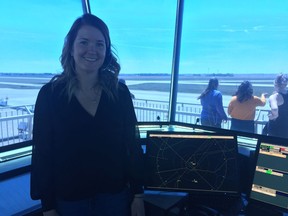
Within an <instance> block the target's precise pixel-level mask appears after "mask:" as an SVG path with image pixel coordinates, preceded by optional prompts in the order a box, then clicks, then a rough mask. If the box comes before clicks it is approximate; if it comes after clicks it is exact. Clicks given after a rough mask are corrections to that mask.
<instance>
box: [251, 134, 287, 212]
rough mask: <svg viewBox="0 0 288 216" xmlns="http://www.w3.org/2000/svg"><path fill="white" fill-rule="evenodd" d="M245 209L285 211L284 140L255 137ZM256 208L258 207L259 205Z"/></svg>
mask: <svg viewBox="0 0 288 216" xmlns="http://www.w3.org/2000/svg"><path fill="white" fill-rule="evenodd" d="M248 202H249V204H248V206H249V208H248V209H249V210H250V211H251V210H253V207H254V209H257V207H261V209H263V210H265V211H271V210H272V211H274V212H275V210H279V211H286V212H287V211H288V140H287V139H281V138H276V137H265V136H263V137H261V138H259V139H258V143H257V147H256V151H255V166H254V174H253V178H252V183H251V188H250V194H249V200H248ZM259 209H260V208H259Z"/></svg>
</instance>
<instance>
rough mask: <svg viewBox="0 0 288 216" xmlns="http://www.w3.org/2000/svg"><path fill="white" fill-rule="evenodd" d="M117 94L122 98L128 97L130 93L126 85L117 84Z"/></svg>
mask: <svg viewBox="0 0 288 216" xmlns="http://www.w3.org/2000/svg"><path fill="white" fill-rule="evenodd" d="M118 94H119V96H120V97H123V96H125V95H130V91H129V89H128V87H127V85H126V84H124V83H121V82H119V83H118Z"/></svg>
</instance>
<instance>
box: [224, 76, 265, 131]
mask: <svg viewBox="0 0 288 216" xmlns="http://www.w3.org/2000/svg"><path fill="white" fill-rule="evenodd" d="M266 95H267V93H263V94H262V95H261V97H260V98H259V97H257V96H253V87H252V84H251V83H250V82H249V81H243V82H242V83H241V84H240V85H239V87H238V90H237V91H236V93H235V95H234V96H233V97H232V99H231V101H230V103H229V105H228V114H229V115H230V116H231V117H232V119H231V128H230V129H231V130H237V131H244V132H250V133H254V118H255V113H256V107H257V106H265V104H266V98H265V97H266Z"/></svg>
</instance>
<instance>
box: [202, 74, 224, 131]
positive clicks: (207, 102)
mask: <svg viewBox="0 0 288 216" xmlns="http://www.w3.org/2000/svg"><path fill="white" fill-rule="evenodd" d="M218 85H219V82H218V79H217V78H211V79H210V80H209V84H208V86H207V88H206V89H205V91H204V92H202V94H201V95H200V96H199V97H198V99H200V100H201V105H202V111H201V124H202V125H205V126H212V127H218V128H221V123H222V121H223V120H225V121H227V115H226V113H225V112H224V109H223V102H222V94H221V92H220V91H218V90H217V88H218Z"/></svg>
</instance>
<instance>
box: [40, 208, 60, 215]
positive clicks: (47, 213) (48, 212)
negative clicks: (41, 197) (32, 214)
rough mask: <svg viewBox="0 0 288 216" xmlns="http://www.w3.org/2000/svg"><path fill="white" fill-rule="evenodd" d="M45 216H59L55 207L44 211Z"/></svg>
mask: <svg viewBox="0 0 288 216" xmlns="http://www.w3.org/2000/svg"><path fill="white" fill-rule="evenodd" d="M43 216H59V214H58V213H57V211H56V210H55V209H52V210H49V211H46V212H43Z"/></svg>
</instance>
